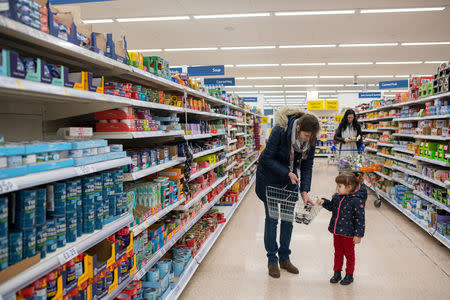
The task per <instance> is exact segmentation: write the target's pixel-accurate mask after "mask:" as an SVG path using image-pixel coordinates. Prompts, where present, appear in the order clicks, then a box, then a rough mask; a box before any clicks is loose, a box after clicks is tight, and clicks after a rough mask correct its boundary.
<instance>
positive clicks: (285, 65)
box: [281, 63, 326, 67]
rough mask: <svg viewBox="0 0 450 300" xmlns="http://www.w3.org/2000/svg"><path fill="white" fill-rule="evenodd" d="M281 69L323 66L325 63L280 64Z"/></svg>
mask: <svg viewBox="0 0 450 300" xmlns="http://www.w3.org/2000/svg"><path fill="white" fill-rule="evenodd" d="M281 65H282V66H283V67H297V66H325V65H326V63H292V64H281Z"/></svg>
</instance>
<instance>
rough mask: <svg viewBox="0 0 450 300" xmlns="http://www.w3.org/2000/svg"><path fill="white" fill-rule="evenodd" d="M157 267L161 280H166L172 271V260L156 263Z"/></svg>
mask: <svg viewBox="0 0 450 300" xmlns="http://www.w3.org/2000/svg"><path fill="white" fill-rule="evenodd" d="M156 267H157V268H158V271H159V278H164V277H166V275H167V274H168V273H169V272H170V270H171V269H172V260H170V259H163V260H160V261H158V262H157V263H156Z"/></svg>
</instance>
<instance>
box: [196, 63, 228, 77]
mask: <svg viewBox="0 0 450 300" xmlns="http://www.w3.org/2000/svg"><path fill="white" fill-rule="evenodd" d="M188 74H189V76H214V75H225V66H224V65H217V66H197V67H188Z"/></svg>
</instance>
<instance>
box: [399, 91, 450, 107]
mask: <svg viewBox="0 0 450 300" xmlns="http://www.w3.org/2000/svg"><path fill="white" fill-rule="evenodd" d="M445 97H450V92H448V93H442V94H437V95H433V96H430V97H425V98H422V99H418V100H413V101H406V102H401V103H395V104H393V105H391V106H390V107H401V106H406V105H409V106H411V105H415V104H422V103H424V102H428V101H430V100H434V99H438V98H445Z"/></svg>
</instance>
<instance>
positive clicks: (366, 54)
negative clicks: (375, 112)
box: [81, 0, 450, 98]
mask: <svg viewBox="0 0 450 300" xmlns="http://www.w3.org/2000/svg"><path fill="white" fill-rule="evenodd" d="M438 6H446V8H445V10H443V11H432V12H413V13H383V14H361V13H360V11H359V10H360V9H373V8H412V7H438ZM81 7H82V18H83V19H85V20H90V19H107V18H112V19H116V18H124V17H128V18H130V17H165V16H190V19H189V20H181V21H158V22H133V23H119V22H117V21H115V22H113V23H108V24H95V25H94V30H96V31H100V32H113V33H114V34H116V35H118V34H119V33H120V32H121V31H124V32H126V36H127V41H128V48H129V49H168V48H197V47H218V48H220V47H229V46H277V47H276V48H275V49H260V50H228V51H225V50H220V49H218V50H214V51H183V52H167V51H161V52H154V53H152V52H146V53H144V54H145V55H158V56H161V57H163V58H165V59H167V60H169V62H170V63H171V65H211V64H225V65H237V64H286V63H333V62H338V63H342V62H345V63H347V62H373V63H375V62H392V61H397V62H404V61H420V62H422V63H420V64H406V65H378V64H371V65H358V66H352V65H344V66H333V65H328V64H327V65H324V66H271V67H232V68H226V76H231V77H285V76H333V75H348V76H361V75H362V76H365V75H391V76H392V75H408V74H434V73H435V70H436V68H437V64H426V63H423V62H425V61H445V60H449V59H450V56H449V54H450V51H449V50H450V45H441V46H402V45H401V44H399V46H391V47H350V48H344V47H334V48H309V49H308V48H306V49H298V48H297V49H280V48H279V46H283V45H312V44H337V45H339V44H347V43H388V42H395V43H402V42H438V41H444V42H450V32H449V27H450V26H449V25H450V0H427V1H423V0H409V1H408V0H396V1H392V0H371V1H369V0H353V1H352V0H340V1H336V0H324V1H321V0H319V1H303V0H302V1H300V0H278V1H273V0H227V1H212V0H189V1H187V0H177V1H174V0H172V1H167V0H165V1H164V0H163V1H160V0H157V1H146V0H135V1H125V0H119V1H111V2H100V3H87V4H82V5H81ZM349 9H350V10H353V9H354V10H356V13H355V14H349V15H315V16H283V17H282V16H275V15H274V12H279V11H311V10H313V11H317V10H349ZM261 12H269V13H271V15H270V16H269V17H256V18H222V19H201V20H199V19H195V18H193V16H195V15H204V14H229V13H261ZM390 79H394V78H358V77H356V81H357V82H358V83H371V84H375V83H377V82H378V81H381V80H390ZM353 82H354V79H353V78H348V79H324V78H317V79H282V78H281V79H266V80H249V79H244V80H241V79H238V80H237V85H251V86H254V85H294V84H352V83H353ZM236 89H238V88H236ZM308 89H317V90H319V91H321V90H332V91H337V90H345V89H352V90H354V89H355V87H301V88H300V87H296V88H294V87H293V88H289V87H280V88H278V87H276V88H274V87H271V88H263V87H257V88H255V87H253V88H245V90H246V91H249V92H253V91H264V90H266V91H274V92H275V91H289V90H294V91H295V90H301V91H303V90H308ZM369 89H376V87H369ZM240 90H244V88H241V89H240ZM272 94H273V93H272ZM283 94H285V95H288V94H287V93H280V95H283ZM265 95H266V96H270V95H271V94H270V93H266V94H265ZM292 95H295V94H292ZM291 98H292V97H291Z"/></svg>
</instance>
